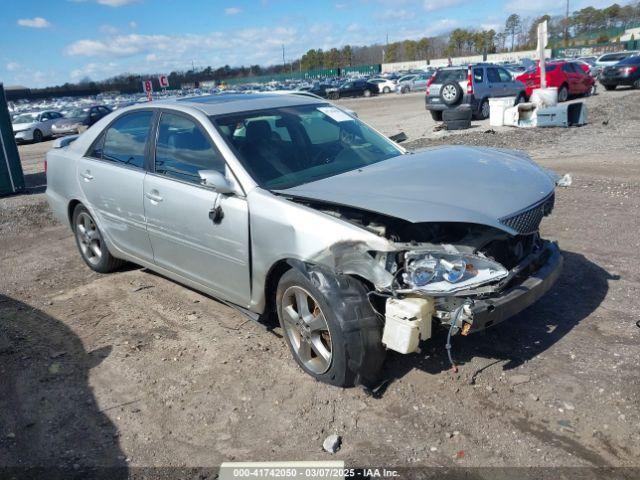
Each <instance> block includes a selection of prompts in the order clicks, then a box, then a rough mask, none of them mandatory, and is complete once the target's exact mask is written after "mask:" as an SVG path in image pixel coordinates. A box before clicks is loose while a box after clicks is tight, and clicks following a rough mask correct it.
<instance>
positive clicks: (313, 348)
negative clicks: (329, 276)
mask: <svg viewBox="0 0 640 480" xmlns="http://www.w3.org/2000/svg"><path fill="white" fill-rule="evenodd" d="M281 301H282V305H281V311H282V317H283V318H282V320H283V324H284V330H285V333H286V334H287V336H288V338H289V342H290V343H291V346H292V347H293V351H294V353H295V354H296V356H297V357H298V359H299V360H300V362H302V363H303V364H304V366H305V367H307V368H308V369H309V370H310V371H312V372H313V373H315V374H317V375H320V374H323V373H325V372H326V371H327V370H329V367H330V366H331V359H332V357H333V353H332V351H333V350H332V344H331V333H330V332H329V326H328V325H327V320H326V318H325V316H324V313H322V310H321V309H320V305H319V304H318V302H317V300H316V299H315V298H313V296H312V295H311V294H310V293H309V292H308V291H307V290H305V289H304V288H301V287H297V286H293V287H289V288H287V289H286V290H285V292H284V295H282V300H281Z"/></svg>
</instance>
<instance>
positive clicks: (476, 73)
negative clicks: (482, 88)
mask: <svg viewBox="0 0 640 480" xmlns="http://www.w3.org/2000/svg"><path fill="white" fill-rule="evenodd" d="M473 82H474V83H482V82H484V70H483V69H482V68H474V69H473Z"/></svg>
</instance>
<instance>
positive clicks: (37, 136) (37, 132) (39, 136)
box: [33, 128, 43, 143]
mask: <svg viewBox="0 0 640 480" xmlns="http://www.w3.org/2000/svg"><path fill="white" fill-rule="evenodd" d="M42 138H43V135H42V132H41V131H40V130H38V129H37V128H36V129H35V130H34V131H33V143H40V142H41V141H42Z"/></svg>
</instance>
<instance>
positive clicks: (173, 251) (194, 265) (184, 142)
mask: <svg viewBox="0 0 640 480" xmlns="http://www.w3.org/2000/svg"><path fill="white" fill-rule="evenodd" d="M201 170H216V171H218V172H220V173H222V174H223V175H225V176H226V177H227V178H232V173H231V172H230V170H229V169H228V167H227V165H226V163H225V161H224V158H223V157H222V155H221V154H220V152H219V151H218V149H217V148H216V146H215V144H214V143H213V142H212V141H211V139H210V138H209V136H208V135H207V134H206V132H205V131H204V129H203V128H202V126H201V125H200V124H199V123H198V122H197V121H196V120H195V119H193V118H192V117H190V116H185V115H183V114H180V113H176V112H167V111H165V112H163V113H162V115H161V116H160V119H159V122H158V127H157V136H156V147H155V161H154V169H153V171H152V172H150V173H149V174H148V175H147V176H146V178H145V181H144V209H145V214H146V218H147V229H148V232H149V237H150V239H151V245H152V247H153V253H154V262H155V263H156V265H158V266H159V267H161V268H164V269H167V270H169V271H171V272H174V273H176V274H178V275H180V276H181V277H184V278H186V279H189V280H191V281H194V282H197V283H198V284H200V285H202V286H204V287H206V288H208V289H210V290H212V291H213V292H214V293H215V294H216V295H219V296H220V297H222V298H224V299H226V300H229V301H231V302H233V303H237V304H240V305H247V304H248V301H249V298H250V290H249V289H250V281H249V279H250V277H249V212H248V206H247V201H246V199H245V198H244V196H241V195H223V194H219V193H217V192H216V191H215V190H212V189H211V187H206V186H204V185H202V183H201V180H200V176H199V174H198V172H199V171H201Z"/></svg>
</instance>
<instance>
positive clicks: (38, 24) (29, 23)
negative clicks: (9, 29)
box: [18, 17, 51, 28]
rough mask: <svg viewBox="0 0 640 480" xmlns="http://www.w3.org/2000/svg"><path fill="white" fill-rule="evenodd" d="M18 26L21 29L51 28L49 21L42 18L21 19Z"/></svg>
mask: <svg viewBox="0 0 640 480" xmlns="http://www.w3.org/2000/svg"><path fill="white" fill-rule="evenodd" d="M18 25H20V26H21V27H30V28H47V27H50V26H51V23H49V21H48V20H46V19H44V18H42V17H34V18H21V19H20V20H18Z"/></svg>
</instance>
